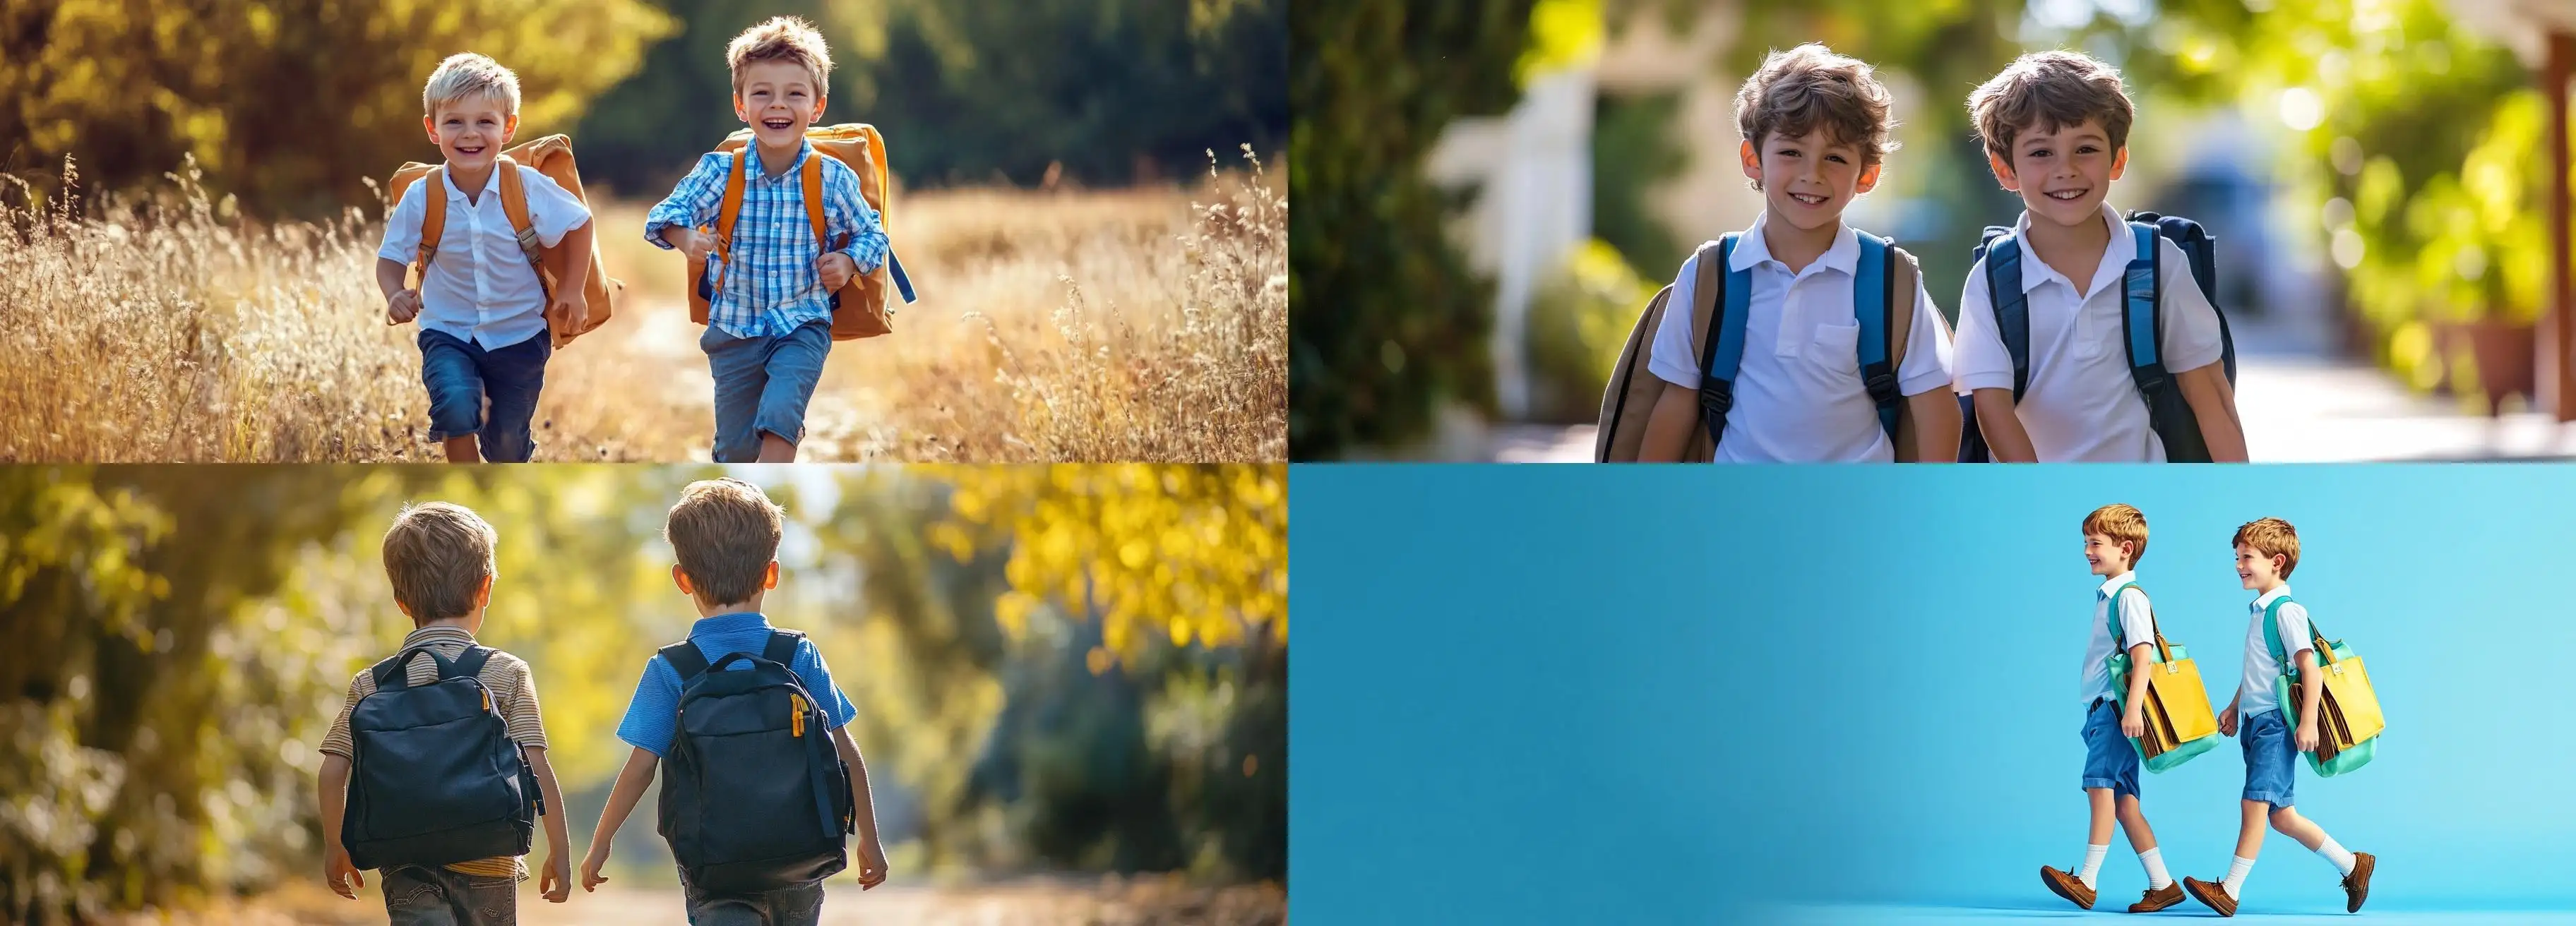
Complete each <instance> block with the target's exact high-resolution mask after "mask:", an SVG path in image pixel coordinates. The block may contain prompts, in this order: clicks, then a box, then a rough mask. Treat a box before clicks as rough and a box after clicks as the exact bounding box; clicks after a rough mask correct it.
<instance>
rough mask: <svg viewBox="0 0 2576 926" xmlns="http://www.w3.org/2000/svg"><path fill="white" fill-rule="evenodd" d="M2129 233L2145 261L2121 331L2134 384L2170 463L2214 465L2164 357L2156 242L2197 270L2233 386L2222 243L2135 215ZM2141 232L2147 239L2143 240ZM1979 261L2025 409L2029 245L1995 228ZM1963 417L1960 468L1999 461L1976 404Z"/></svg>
mask: <svg viewBox="0 0 2576 926" xmlns="http://www.w3.org/2000/svg"><path fill="white" fill-rule="evenodd" d="M2128 227H2129V230H2130V231H2131V232H2132V234H2131V235H2130V237H2131V238H2132V239H2133V240H2134V241H2136V242H2137V249H2136V251H2137V253H2136V256H2134V257H2132V258H2130V260H2129V266H2128V268H2127V270H2126V271H2125V273H2124V275H2123V277H2122V279H2121V286H2122V289H2123V295H2124V298H2125V299H2126V301H2127V306H2128V308H2127V311H2125V312H2123V313H2122V314H2121V325H2120V327H2121V331H2122V332H2123V334H2124V335H2125V340H2126V342H2127V345H2128V352H2129V376H2130V379H2131V380H2133V381H2134V382H2135V383H2136V384H2137V387H2138V397H2139V398H2140V399H2142V400H2144V401H2145V402H2146V403H2147V424H2148V426H2149V427H2151V428H2154V429H2155V432H2156V437H2157V439H2159V440H2161V441H2163V442H2164V445H2165V459H2166V460H2167V461H2168V462H2173V463H2207V462H2209V460H2210V454H2209V442H2208V440H2206V439H2205V438H2203V437H2202V436H2201V433H2200V419H2199V417H2198V416H2196V415H2194V414H2193V413H2192V410H2191V403H2190V402H2188V401H2185V400H2184V399H2183V395H2182V389H2181V388H2180V387H2178V386H2176V385H2175V384H2174V381H2173V376H2172V374H2171V372H2170V371H2167V370H2166V369H2165V366H2164V359H2163V358H2162V357H2161V356H2159V354H2160V353H2161V352H2162V350H2163V349H2164V330H2165V329H2164V326H2165V315H2164V287H2163V280H2164V276H2163V274H2162V273H2160V272H2159V271H2160V269H2161V264H2162V263H2163V253H2164V249H2163V248H2159V247H2157V246H2156V239H2157V238H2159V237H2161V238H2164V239H2165V240H2168V241H2171V242H2173V243H2174V244H2175V245H2176V246H2177V247H2179V248H2181V249H2182V253H2183V257H2184V258H2185V259H2186V260H2187V261H2189V262H2190V264H2191V279H2192V282H2194V283H2198V284H2200V294H2201V295H2202V296H2203V297H2205V298H2207V299H2208V300H2209V307H2210V309H2211V310H2212V311H2214V312H2216V313H2217V314H2218V342H2219V345H2220V351H2219V358H2220V361H2219V362H2220V364H2221V369H2224V370H2226V371H2227V381H2228V382H2230V383H2233V382H2235V381H2236V337H2235V335H2234V334H2232V333H2230V332H2229V331H2228V329H2227V312H2226V310H2225V309H2222V308H2220V307H2219V305H2218V259H2217V242H2216V240H2215V239H2212V238H2211V237H2210V236H2209V231H2208V229H2205V228H2202V227H2201V225H2200V223H2198V222H2194V221H2192V220H2190V219H2186V218H2183V217H2181V216H2171V215H2157V214H2155V213H2153V212H2132V213H2129V226H2128ZM2141 231H2143V232H2147V234H2136V232H2141ZM1976 255H1977V260H1978V261H1980V262H1982V263H1983V264H1984V266H1985V269H1986V297H1987V302H1988V303H1990V304H1992V305H1993V307H1994V311H1995V331H1996V332H1997V333H1998V334H2000V335H2002V336H2003V342H2004V351H2005V352H2006V353H2009V354H2011V355H2012V362H2013V401H2014V402H2020V401H2021V396H2022V392H2023V391H2024V390H2027V389H2029V388H2030V303H2029V301H2028V300H2027V299H2026V298H2024V296H2023V295H2022V289H2021V287H2022V279H2021V261H2022V249H2021V241H2020V240H2019V239H2017V238H2014V237H2013V232H2012V229H2010V228H2005V227H2002V226H1998V225H1989V226H1986V231H1985V234H1984V235H1983V236H1981V237H1980V239H1979V241H1978V242H1977V252H1976ZM1959 413H1960V418H1961V421H1962V422H1963V423H1964V425H1965V426H1964V427H1963V428H1961V430H1960V440H1959V462H1961V463H1985V462H1990V461H1992V460H1993V458H1994V455H1993V451H1992V449H1991V448H1989V447H1987V446H1986V441H1985V435H1984V434H1983V433H1981V432H1979V431H1978V430H1977V406H1976V403H1975V402H1974V401H1973V400H1972V399H1971V398H1970V397H1969V396H1964V395H1963V396H1960V397H1959Z"/></svg>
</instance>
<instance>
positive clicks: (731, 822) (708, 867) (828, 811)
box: [661, 630, 854, 894]
mask: <svg viewBox="0 0 2576 926" xmlns="http://www.w3.org/2000/svg"><path fill="white" fill-rule="evenodd" d="M804 639H805V635H804V634H801V633H797V632H795V631H791V630H776V631H771V632H770V635H769V644H768V645H767V646H766V647H765V648H763V649H762V651H761V652H759V653H727V654H725V656H724V657H723V658H721V659H717V660H716V661H715V662H713V663H709V662H708V661H707V659H706V656H705V655H704V654H701V653H700V652H698V645H697V644H695V643H692V642H689V641H687V640H682V641H680V642H678V643H674V644H671V645H669V646H665V647H663V648H662V650H661V653H662V658H663V660H665V661H667V662H669V663H670V664H671V668H672V669H673V670H674V671H676V672H678V673H679V675H680V708H679V711H680V716H679V723H678V724H677V725H676V726H675V727H674V729H673V731H672V735H671V747H670V750H669V753H668V754H667V755H665V756H663V759H662V761H663V764H664V766H665V767H667V768H668V769H669V770H670V771H669V775H668V776H667V777H665V778H664V779H663V780H662V806H661V810H662V825H661V831H662V838H663V839H665V840H667V841H669V842H670V844H671V856H672V857H673V858H674V859H677V860H678V861H679V863H680V868H681V871H682V873H683V874H684V875H686V876H687V878H688V881H689V883H690V884H691V885H693V886H695V887H697V888H698V889H699V890H701V891H707V892H713V893H719V894H739V893H753V892H759V891H774V890H780V889H783V888H790V887H797V886H800V885H804V884H811V883H813V882H816V881H820V880H822V879H824V878H828V877H831V876H832V875H833V874H836V873H838V872H839V871H840V870H841V869H843V868H845V867H848V864H849V856H848V853H847V851H846V849H847V846H848V841H847V835H848V833H849V832H850V831H851V827H852V826H853V825H854V821H853V819H852V818H851V814H850V778H849V773H848V771H847V769H846V768H845V767H844V766H843V765H842V764H841V753H840V751H839V750H837V749H835V748H833V746H832V737H831V731H830V725H829V723H828V718H827V717H826V715H825V714H824V713H823V708H822V705H821V704H820V703H818V702H817V701H816V700H815V699H814V696H813V695H812V694H811V693H808V692H807V691H806V690H805V685H804V683H803V682H802V681H800V680H798V679H797V677H796V673H795V672H794V671H793V670H791V669H790V668H789V666H790V665H792V664H793V663H794V662H795V661H796V647H797V644H798V643H799V642H800V641H802V640H804ZM736 662H747V663H750V667H749V668H745V669H738V670H727V669H725V668H724V667H725V666H729V665H732V664H734V663H736Z"/></svg>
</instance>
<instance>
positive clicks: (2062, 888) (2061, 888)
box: [2039, 865, 2093, 910]
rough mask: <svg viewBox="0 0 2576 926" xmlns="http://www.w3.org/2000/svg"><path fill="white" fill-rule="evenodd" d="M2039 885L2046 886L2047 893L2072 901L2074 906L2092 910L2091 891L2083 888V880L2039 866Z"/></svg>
mask: <svg viewBox="0 0 2576 926" xmlns="http://www.w3.org/2000/svg"><path fill="white" fill-rule="evenodd" d="M2039 883H2041V884H2045V885H2048V890H2049V893H2052V894H2056V895H2057V896H2059V897H2064V898H2066V899H2067V900H2070V901H2074V902H2075V905H2076V906H2079V907H2083V908H2084V909H2087V910H2090V909H2093V889H2092V888H2089V887H2085V886H2084V879H2082V878H2078V877H2076V876H2074V875H2072V874H2069V873H2067V872H2063V871H2059V870H2057V869H2055V868H2052V867H2049V866H2047V865H2041V866H2039Z"/></svg>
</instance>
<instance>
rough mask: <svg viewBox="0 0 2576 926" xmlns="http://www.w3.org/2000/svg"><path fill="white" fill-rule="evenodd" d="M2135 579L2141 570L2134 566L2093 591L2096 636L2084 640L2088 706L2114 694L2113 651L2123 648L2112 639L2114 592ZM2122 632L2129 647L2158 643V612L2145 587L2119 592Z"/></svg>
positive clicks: (2085, 685)
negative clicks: (2149, 601) (2095, 700)
mask: <svg viewBox="0 0 2576 926" xmlns="http://www.w3.org/2000/svg"><path fill="white" fill-rule="evenodd" d="M2135 581H2138V571H2137V570H2135V569H2132V570H2129V571H2127V572H2123V573H2121V574H2119V575H2116V576H2112V577H2111V578H2109V579H2108V580H2105V581H2104V582H2103V583H2102V587H2101V588H2099V589H2095V590H2094V592H2093V635H2092V636H2091V637H2090V638H2088V639H2087V640H2086V641H2085V643H2084V703H2085V705H2086V706H2088V707H2089V706H2091V705H2092V703H2093V699H2095V698H2109V697H2112V696H2113V695H2112V692H2111V654H2112V653H2114V652H2117V651H2119V650H2120V649H2122V648H2123V647H2121V646H2120V645H2119V644H2118V643H2117V642H2114V641H2113V640H2112V639H2111V594H2112V593H2113V592H2119V591H2120V586H2123V585H2127V584H2129V583H2131V582H2135ZM2120 633H2121V634H2122V635H2123V636H2122V638H2121V639H2123V640H2126V641H2127V642H2128V645H2129V646H2136V645H2138V644H2140V643H2154V642H2156V624H2155V611H2154V610H2153V608H2152V606H2150V605H2149V604H2148V603H2147V592H2146V590H2145V589H2141V588H2133V589H2130V590H2128V591H2126V592H2122V593H2121V594H2120Z"/></svg>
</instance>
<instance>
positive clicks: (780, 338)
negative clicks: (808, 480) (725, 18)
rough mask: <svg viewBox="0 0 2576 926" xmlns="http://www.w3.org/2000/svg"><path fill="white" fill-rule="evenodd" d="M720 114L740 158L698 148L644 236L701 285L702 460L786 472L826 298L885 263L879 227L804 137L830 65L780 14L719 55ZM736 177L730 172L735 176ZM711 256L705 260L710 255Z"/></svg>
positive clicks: (821, 349) (825, 323)
mask: <svg viewBox="0 0 2576 926" xmlns="http://www.w3.org/2000/svg"><path fill="white" fill-rule="evenodd" d="M725 62H726V64H727V65H728V66H729V67H730V68H731V69H732V71H733V91H734V115H735V117H736V118H739V119H741V120H742V121H743V122H745V123H747V124H749V125H750V126H751V135H752V143H751V144H750V145H747V146H745V147H744V148H743V149H742V150H741V151H740V152H724V151H718V152H712V153H709V154H707V155H706V156H704V157H701V158H699V159H698V166H697V167H696V168H695V169H693V170H691V171H690V172H689V175H688V176H687V177H684V178H681V180H680V185H679V186H678V187H676V188H674V189H672V191H671V195H670V196H669V197H668V198H665V199H663V200H662V202H661V203H660V204H658V205H655V206H654V207H653V210H652V211H651V212H650V213H648V214H647V215H646V216H645V219H644V240H646V241H650V242H652V243H653V245H654V246H655V247H659V248H663V249H665V250H668V249H672V248H678V249H679V250H681V251H682V252H685V253H687V254H688V255H689V257H690V258H692V259H697V260H706V261H708V263H707V269H706V278H707V280H708V285H709V286H711V287H713V292H712V295H711V298H710V299H709V300H708V306H707V330H706V331H705V333H703V334H702V335H701V336H700V337H699V339H698V347H699V349H700V350H703V351H705V352H706V355H707V367H708V370H709V372H711V373H713V374H714V376H715V416H716V434H715V459H716V462H719V463H750V462H755V461H757V462H762V463H773V462H792V461H794V460H795V459H796V445H797V443H798V442H799V441H802V440H803V439H804V437H805V405H806V403H807V402H808V401H809V400H811V399H812V398H813V395H814V385H815V383H816V382H817V381H818V380H820V379H821V377H822V375H823V358H824V357H825V355H827V354H829V353H831V350H832V294H833V293H835V292H838V291H840V289H841V287H842V286H843V285H844V284H847V283H848V282H849V281H850V280H851V278H853V277H855V276H858V275H861V274H866V273H873V272H875V270H876V269H877V267H878V266H879V265H882V264H884V263H885V260H886V253H887V243H886V234H885V228H884V226H883V224H882V223H881V221H880V219H879V218H878V216H877V213H876V210H874V209H871V208H869V207H868V204H867V200H865V199H864V198H862V197H861V194H860V188H859V175H858V173H857V172H856V171H853V170H851V169H850V167H849V165H846V164H843V163H841V162H840V161H839V160H838V159H835V158H830V157H824V156H823V155H822V154H821V153H820V152H817V151H815V150H814V146H813V145H812V144H810V143H808V142H807V141H806V140H805V129H806V127H808V126H811V125H813V124H815V122H816V121H817V120H820V119H821V118H822V116H823V103H824V96H825V90H826V83H827V79H828V78H829V77H830V76H831V72H832V56H831V52H830V50H829V49H827V48H826V47H825V46H824V44H823V36H822V34H821V33H818V32H816V31H814V27H813V26H811V25H809V24H807V23H806V22H805V21H804V20H801V19H797V18H795V17H792V16H781V17H777V18H774V19H771V20H769V21H767V22H764V23H761V24H759V25H757V26H753V27H751V28H750V29H748V30H745V31H744V32H743V33H742V34H741V35H739V36H736V37H735V38H734V40H733V44H732V45H731V46H729V47H727V48H726V50H725ZM815 157H821V158H823V161H822V183H821V190H820V193H819V195H820V197H821V199H822V212H823V221H824V229H825V231H826V236H825V237H826V238H827V239H828V240H831V241H846V242H847V244H845V245H843V246H841V247H839V248H831V249H827V248H826V247H825V246H824V244H823V243H822V242H819V241H816V240H815V235H814V229H813V227H812V224H811V220H810V219H809V218H808V216H807V208H808V207H807V205H806V197H807V196H808V195H809V194H808V192H807V191H806V189H805V188H804V185H803V183H802V182H801V180H800V179H799V175H800V172H801V171H802V170H803V169H804V166H805V159H807V158H815ZM737 175H739V176H737ZM728 182H733V183H738V184H739V185H740V189H741V190H742V211H741V215H740V217H739V218H737V219H736V220H735V223H734V226H733V227H732V228H731V229H716V230H714V231H713V232H712V233H710V232H707V231H701V230H700V229H701V228H703V227H705V226H709V225H712V224H713V223H714V222H715V220H716V218H717V215H718V212H719V207H721V206H722V204H723V202H724V197H725V188H726V185H727V183H728ZM711 255H712V256H711Z"/></svg>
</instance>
